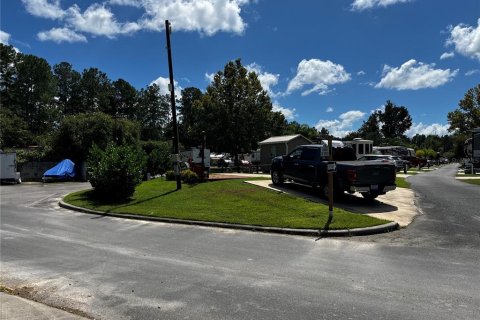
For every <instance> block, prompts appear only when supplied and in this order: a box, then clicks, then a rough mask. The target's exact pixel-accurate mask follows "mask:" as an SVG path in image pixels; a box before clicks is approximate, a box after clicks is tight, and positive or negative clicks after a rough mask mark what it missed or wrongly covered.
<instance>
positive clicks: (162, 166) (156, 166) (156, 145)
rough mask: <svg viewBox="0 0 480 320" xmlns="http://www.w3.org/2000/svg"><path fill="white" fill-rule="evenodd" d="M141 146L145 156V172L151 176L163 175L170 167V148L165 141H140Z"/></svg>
mask: <svg viewBox="0 0 480 320" xmlns="http://www.w3.org/2000/svg"><path fill="white" fill-rule="evenodd" d="M141 146H142V149H143V151H144V152H145V153H146V154H147V167H146V172H149V173H151V174H152V175H156V174H164V173H165V171H166V170H167V169H168V168H170V167H171V162H172V160H171V153H172V152H171V149H172V147H171V146H170V144H169V143H168V142H165V141H142V142H141Z"/></svg>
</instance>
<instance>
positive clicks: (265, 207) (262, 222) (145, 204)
mask: <svg viewBox="0 0 480 320" xmlns="http://www.w3.org/2000/svg"><path fill="white" fill-rule="evenodd" d="M90 196H91V192H90V191H88V190H87V191H80V192H76V193H73V194H70V195H68V196H66V197H65V199H64V201H65V202H67V203H70V204H72V205H75V206H79V207H84V208H89V209H94V210H98V211H104V212H115V213H129V214H137V215H146V216H156V217H163V218H175V219H188V220H199V221H212V222H224V223H235V224H249V225H257V226H269V227H281V228H300V229H310V228H311V229H320V228H323V226H324V225H325V224H326V222H327V219H328V206H327V205H324V204H320V203H315V202H312V201H308V200H305V199H303V198H297V197H294V196H291V195H287V194H284V193H278V192H275V191H273V190H268V189H264V188H261V187H258V186H254V185H251V184H247V183H244V182H242V181H241V180H224V181H215V182H207V183H201V184H197V185H193V186H189V185H183V186H182V189H181V190H178V191H177V190H176V183H175V182H174V181H165V180H161V179H154V180H150V181H147V182H144V183H142V184H141V185H140V186H138V187H137V189H136V191H135V194H134V195H133V197H132V199H130V200H129V201H127V202H124V203H107V202H101V201H97V200H94V199H91V197H90ZM386 222H388V221H386V220H380V219H376V218H373V217H369V216H366V215H362V214H355V213H350V212H347V211H345V210H342V209H339V208H335V209H334V219H333V221H332V223H331V224H330V229H352V228H361V227H369V226H375V225H381V224H384V223H386Z"/></svg>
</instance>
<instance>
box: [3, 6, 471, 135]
mask: <svg viewBox="0 0 480 320" xmlns="http://www.w3.org/2000/svg"><path fill="white" fill-rule="evenodd" d="M166 19H168V20H170V22H171V23H172V26H173V34H172V51H173V64H174V75H175V80H176V82H177V84H176V87H177V89H181V88H186V87H190V86H194V87H197V88H200V89H202V90H204V89H205V88H206V87H207V86H208V84H209V83H210V79H211V76H212V75H213V74H214V73H216V72H217V71H219V70H222V69H223V67H224V65H225V64H226V63H227V62H228V61H230V60H235V59H237V58H241V59H242V62H243V64H244V65H245V66H247V67H248V68H249V69H250V70H252V71H256V72H257V73H258V74H259V78H260V80H261V82H262V85H263V87H264V88H265V90H267V91H268V92H269V93H270V96H271V98H272V101H273V103H274V107H275V109H276V110H280V111H282V112H283V113H284V114H285V116H286V117H287V119H289V120H290V121H292V120H295V121H298V122H300V123H307V124H309V125H311V126H316V127H318V128H319V129H320V128H322V127H326V128H328V129H329V130H330V132H332V133H334V134H335V135H337V136H343V135H345V134H346V133H347V132H348V131H352V130H357V129H358V128H359V127H360V126H361V124H362V121H364V120H366V119H367V118H368V116H369V115H370V113H371V112H372V111H373V110H375V109H381V108H382V107H383V105H384V103H385V102H386V101H387V100H391V101H393V102H394V103H395V104H397V105H403V106H406V107H407V108H408V110H409V112H410V114H411V116H412V118H413V122H414V125H413V127H412V129H411V130H409V131H408V132H407V135H409V136H412V135H414V134H416V133H423V134H429V133H431V134H439V135H442V134H446V133H447V130H446V129H447V128H448V123H447V113H448V112H449V111H453V110H454V109H456V108H457V107H458V101H459V100H460V99H462V98H463V96H464V94H465V92H466V91H467V90H468V89H469V88H472V87H473V86H475V85H477V84H478V83H479V82H480V1H479V0H461V1H453V0H452V1H450V0H295V1H290V0H106V1H100V0H94V1H86V0H82V1H79V0H9V1H2V4H1V21H0V30H1V31H0V41H1V42H2V43H5V44H11V45H13V46H14V47H16V48H17V49H18V50H19V51H21V52H22V53H26V54H34V55H37V56H39V57H42V58H45V59H46V60H47V61H48V62H49V63H50V64H51V65H52V66H53V65H54V64H56V63H59V62H62V61H67V62H70V63H71V64H72V65H73V67H74V69H75V70H77V71H79V72H81V71H83V69H85V68H89V67H96V68H99V69H100V70H102V71H103V72H106V73H107V74H108V76H109V77H110V78H111V79H112V80H117V79H119V78H122V79H125V80H127V81H128V82H130V83H131V84H132V85H134V86H135V87H136V88H138V89H140V88H144V87H146V86H147V85H149V84H151V83H152V82H156V83H158V84H159V85H160V86H161V88H163V90H165V92H166V84H167V82H168V81H167V78H168V64H167V52H166V50H165V45H166V44H165V42H166V41H165V32H164V23H165V20H166Z"/></svg>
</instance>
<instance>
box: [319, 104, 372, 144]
mask: <svg viewBox="0 0 480 320" xmlns="http://www.w3.org/2000/svg"><path fill="white" fill-rule="evenodd" d="M363 117H365V113H364V112H362V111H358V110H352V111H348V112H345V113H342V114H341V115H340V116H339V117H338V119H335V120H320V121H318V122H317V124H316V125H315V128H316V129H317V130H318V131H320V130H321V129H322V128H325V129H328V131H329V132H330V134H332V135H333V136H335V137H339V138H343V137H344V136H346V135H347V134H348V133H349V132H351V131H352V130H353V125H354V124H355V123H357V122H358V121H360V120H361V119H362V118H363Z"/></svg>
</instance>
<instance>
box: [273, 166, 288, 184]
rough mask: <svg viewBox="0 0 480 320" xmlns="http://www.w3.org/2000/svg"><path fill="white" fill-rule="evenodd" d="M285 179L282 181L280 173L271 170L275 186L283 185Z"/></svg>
mask: <svg viewBox="0 0 480 320" xmlns="http://www.w3.org/2000/svg"><path fill="white" fill-rule="evenodd" d="M284 181H285V179H283V175H282V173H281V172H280V171H278V170H273V171H272V182H273V184H274V185H276V186H280V185H282V184H283V182H284Z"/></svg>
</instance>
